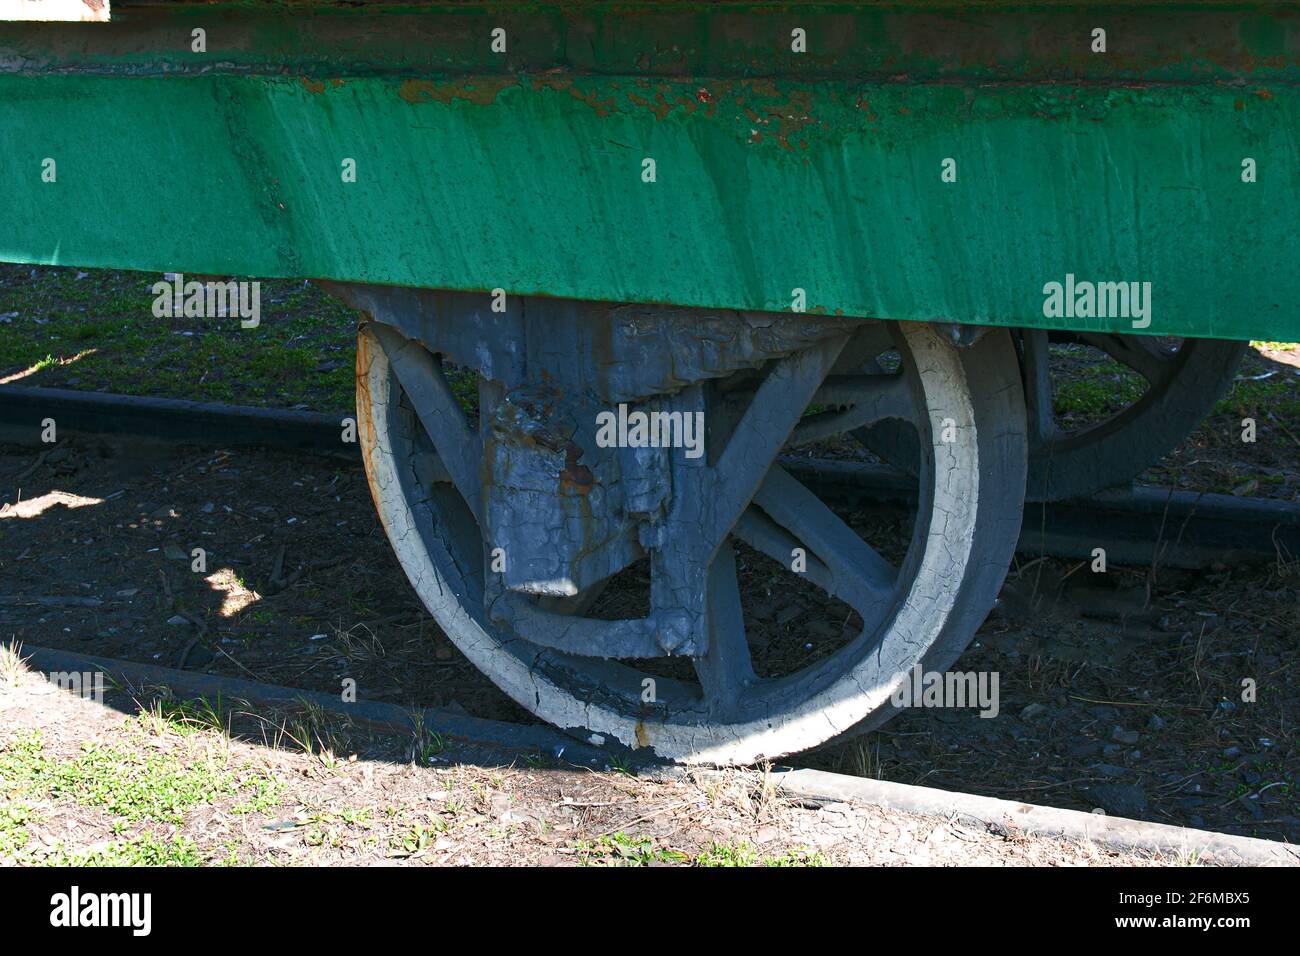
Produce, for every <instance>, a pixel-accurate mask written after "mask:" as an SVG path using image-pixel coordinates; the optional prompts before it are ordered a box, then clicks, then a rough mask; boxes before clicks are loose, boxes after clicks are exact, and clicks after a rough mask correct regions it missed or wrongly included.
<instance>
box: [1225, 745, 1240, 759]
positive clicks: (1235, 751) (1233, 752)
mask: <svg viewBox="0 0 1300 956" xmlns="http://www.w3.org/2000/svg"><path fill="white" fill-rule="evenodd" d="M1223 755H1224V756H1225V757H1227V758H1228V759H1229V760H1235V759H1236V758H1237V757H1240V756H1241V748H1240V747H1225V748H1224V750H1223Z"/></svg>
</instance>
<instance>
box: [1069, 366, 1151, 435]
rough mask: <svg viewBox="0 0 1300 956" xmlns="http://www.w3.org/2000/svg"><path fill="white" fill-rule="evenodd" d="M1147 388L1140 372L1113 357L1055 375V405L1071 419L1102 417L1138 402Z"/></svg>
mask: <svg viewBox="0 0 1300 956" xmlns="http://www.w3.org/2000/svg"><path fill="white" fill-rule="evenodd" d="M1145 391H1146V382H1145V381H1143V380H1142V378H1141V377H1140V376H1138V375H1137V374H1135V373H1134V372H1132V371H1130V370H1129V369H1127V368H1125V367H1124V366H1123V365H1120V364H1119V363H1118V362H1116V361H1114V360H1112V359H1105V360H1102V361H1099V362H1097V363H1095V364H1092V365H1086V366H1084V365H1080V366H1077V367H1075V368H1072V369H1070V372H1069V374H1068V375H1057V374H1053V376H1052V409H1053V411H1054V412H1055V413H1056V414H1057V416H1059V417H1061V418H1064V419H1065V420H1066V421H1067V423H1068V421H1069V419H1070V418H1072V417H1081V418H1088V419H1092V418H1101V417H1104V416H1108V415H1113V414H1115V413H1116V412H1118V411H1120V410H1121V409H1123V408H1126V407H1127V406H1129V405H1131V404H1132V403H1133V402H1136V401H1137V400H1138V399H1139V398H1141V397H1142V395H1143V393H1144V392H1145Z"/></svg>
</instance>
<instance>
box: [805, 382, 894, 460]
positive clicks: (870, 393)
mask: <svg viewBox="0 0 1300 956" xmlns="http://www.w3.org/2000/svg"><path fill="white" fill-rule="evenodd" d="M812 401H813V403H814V404H818V405H847V406H849V408H847V409H845V410H841V411H828V412H822V413H821V414H818V415H813V416H810V417H808V418H805V419H803V420H802V421H800V422H799V424H798V425H797V426H796V427H795V430H794V434H792V435H791V436H790V441H789V443H788V444H791V445H802V444H805V443H807V442H811V441H818V440H820V439H822V438H829V437H831V436H833V435H842V434H844V433H845V432H850V431H853V430H854V429H855V428H864V427H866V426H869V425H873V424H875V423H876V422H879V421H883V420H884V419H886V418H892V419H901V420H903V421H914V420H915V418H916V404H915V402H914V400H913V397H912V391H911V389H910V388H909V387H908V383H907V379H906V378H905V377H904V376H903V375H899V374H894V373H890V372H885V373H882V374H879V375H832V376H830V377H829V378H827V379H826V381H825V382H823V383H822V386H821V388H819V389H817V392H816V394H814V395H813V398H812Z"/></svg>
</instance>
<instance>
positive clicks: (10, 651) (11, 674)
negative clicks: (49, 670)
mask: <svg viewBox="0 0 1300 956" xmlns="http://www.w3.org/2000/svg"><path fill="white" fill-rule="evenodd" d="M26 661H27V658H25V657H23V645H22V643H21V642H20V641H10V642H9V643H7V644H0V684H5V685H7V686H9V687H17V686H18V678H19V677H21V676H22V675H23V674H25V673H26V672H27V666H26Z"/></svg>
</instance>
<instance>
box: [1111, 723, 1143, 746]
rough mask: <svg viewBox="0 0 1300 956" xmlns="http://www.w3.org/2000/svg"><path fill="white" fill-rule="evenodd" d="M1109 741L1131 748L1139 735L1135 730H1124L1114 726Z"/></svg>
mask: <svg viewBox="0 0 1300 956" xmlns="http://www.w3.org/2000/svg"><path fill="white" fill-rule="evenodd" d="M1110 739H1111V740H1113V741H1115V742H1116V743H1117V744H1124V745H1126V746H1130V747H1131V746H1132V745H1133V744H1135V743H1137V742H1138V739H1139V734H1138V732H1137V731H1136V730H1125V729H1124V728H1123V727H1120V726H1119V725H1118V724H1116V725H1115V728H1114V729H1113V730H1112V731H1111V732H1110Z"/></svg>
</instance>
